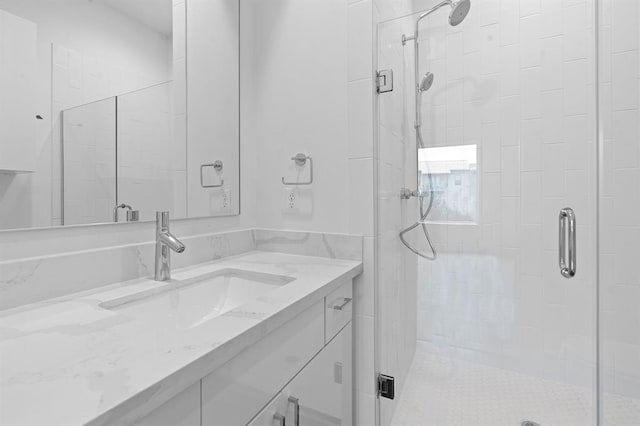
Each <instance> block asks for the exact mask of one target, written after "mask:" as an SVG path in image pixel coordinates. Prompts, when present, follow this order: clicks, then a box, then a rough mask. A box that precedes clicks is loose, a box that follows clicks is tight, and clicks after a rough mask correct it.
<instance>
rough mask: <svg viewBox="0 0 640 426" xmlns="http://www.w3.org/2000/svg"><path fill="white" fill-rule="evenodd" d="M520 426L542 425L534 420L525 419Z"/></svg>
mask: <svg viewBox="0 0 640 426" xmlns="http://www.w3.org/2000/svg"><path fill="white" fill-rule="evenodd" d="M520 426H540V424H539V423H536V422H532V421H531V420H523V421H522V422H520Z"/></svg>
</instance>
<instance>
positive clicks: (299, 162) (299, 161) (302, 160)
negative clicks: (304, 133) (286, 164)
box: [282, 153, 313, 185]
mask: <svg viewBox="0 0 640 426" xmlns="http://www.w3.org/2000/svg"><path fill="white" fill-rule="evenodd" d="M291 159H292V160H293V161H295V163H296V166H298V167H304V166H305V164H307V160H309V181H308V182H286V181H285V180H284V177H283V178H282V184H283V185H311V184H312V183H313V159H312V158H311V157H309V156H307V155H304V154H302V153H299V154H296V156H295V157H291Z"/></svg>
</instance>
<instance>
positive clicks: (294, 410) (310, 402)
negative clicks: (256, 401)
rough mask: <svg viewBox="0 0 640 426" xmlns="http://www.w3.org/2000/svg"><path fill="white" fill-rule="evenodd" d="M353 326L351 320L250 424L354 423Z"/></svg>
mask: <svg viewBox="0 0 640 426" xmlns="http://www.w3.org/2000/svg"><path fill="white" fill-rule="evenodd" d="M351 327H352V326H351V323H348V324H347V325H346V326H345V327H344V328H343V329H342V330H341V331H340V332H339V333H338V334H337V335H336V336H335V337H334V338H333V340H332V341H330V342H329V344H327V346H325V348H324V349H323V350H322V351H320V353H319V354H318V355H316V357H315V358H313V359H312V360H311V362H309V364H308V365H307V366H306V367H305V368H304V369H303V370H302V371H300V373H298V375H297V376H296V377H294V378H293V379H292V380H291V382H289V384H288V385H287V386H286V387H285V389H284V390H283V391H282V392H280V393H279V394H278V395H277V396H276V397H275V398H274V399H273V400H272V401H271V403H270V404H269V405H268V406H267V407H266V408H265V409H264V410H263V411H261V412H260V414H258V416H256V418H255V419H254V420H253V421H252V422H251V423H249V424H250V426H272V425H277V426H281V425H282V426H284V425H291V426H332V425H335V426H345V425H351V423H352V414H351V412H352V402H351V398H352V371H353V370H352V356H351V353H352V345H351V339H352V330H351Z"/></svg>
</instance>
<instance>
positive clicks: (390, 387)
mask: <svg viewBox="0 0 640 426" xmlns="http://www.w3.org/2000/svg"><path fill="white" fill-rule="evenodd" d="M395 394H396V391H395V378H394V377H393V376H387V375H385V374H378V396H379V397H380V396H381V397H383V398H387V399H393V398H394V397H395Z"/></svg>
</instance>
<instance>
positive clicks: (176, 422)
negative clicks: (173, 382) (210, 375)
mask: <svg viewBox="0 0 640 426" xmlns="http://www.w3.org/2000/svg"><path fill="white" fill-rule="evenodd" d="M135 424H136V425H145V426H165V425H166V426H200V382H198V383H196V384H194V385H192V386H191V387H189V388H187V389H186V390H185V391H183V392H181V393H179V394H178V395H176V396H175V397H173V398H172V399H170V400H169V401H167V402H165V403H164V404H162V405H161V406H160V407H158V408H156V409H155V410H153V411H152V412H151V413H149V414H147V415H146V416H145V417H143V418H142V419H140V420H138V421H136V422H135Z"/></svg>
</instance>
